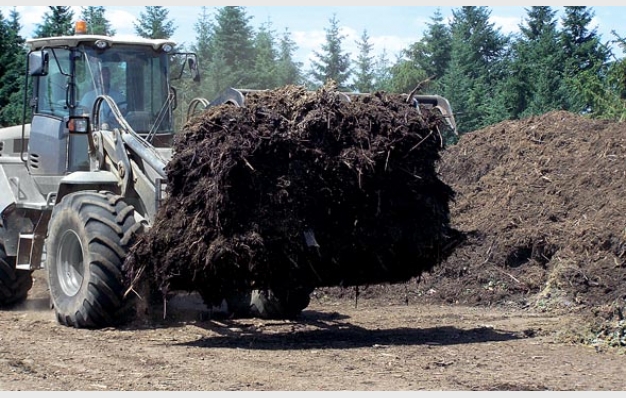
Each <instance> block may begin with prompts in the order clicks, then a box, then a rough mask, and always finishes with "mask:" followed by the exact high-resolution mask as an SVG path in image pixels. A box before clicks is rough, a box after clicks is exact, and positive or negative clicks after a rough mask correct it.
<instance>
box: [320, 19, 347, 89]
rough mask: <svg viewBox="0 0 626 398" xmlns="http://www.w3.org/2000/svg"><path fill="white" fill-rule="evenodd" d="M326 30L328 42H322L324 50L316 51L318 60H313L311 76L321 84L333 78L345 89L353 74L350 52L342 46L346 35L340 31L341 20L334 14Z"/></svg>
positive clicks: (338, 85)
mask: <svg viewBox="0 0 626 398" xmlns="http://www.w3.org/2000/svg"><path fill="white" fill-rule="evenodd" d="M324 30H325V31H326V42H325V43H324V44H322V52H318V51H314V55H315V57H316V58H317V60H312V61H311V71H310V76H311V77H312V78H313V84H315V85H319V86H321V85H324V84H326V83H327V82H328V81H329V80H332V81H334V82H335V83H336V84H337V87H339V88H340V89H345V88H346V87H347V84H348V80H349V79H350V77H351V75H352V71H351V70H350V54H349V53H344V52H343V50H342V48H341V44H342V42H343V40H344V39H345V36H343V35H341V34H340V32H339V20H337V17H336V15H333V17H332V18H331V19H330V26H329V27H327V28H326V29H324Z"/></svg>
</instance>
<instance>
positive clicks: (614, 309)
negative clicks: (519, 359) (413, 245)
mask: <svg viewBox="0 0 626 398" xmlns="http://www.w3.org/2000/svg"><path fill="white" fill-rule="evenodd" d="M625 133H626V124H624V123H618V122H607V121H598V120H590V119H588V118H585V117H583V116H580V115H575V114H572V113H568V112H551V113H548V114H545V115H543V116H537V117H531V118H528V119H524V120H517V121H505V122H502V123H499V124H496V125H494V126H490V127H488V128H485V129H483V130H480V131H475V132H472V133H469V134H466V135H464V136H462V138H461V139H460V142H459V143H458V144H456V145H454V146H450V147H448V148H447V149H446V150H445V152H444V153H443V154H442V160H441V165H440V173H441V175H442V179H443V180H444V181H446V182H447V183H448V184H450V185H451V186H452V187H453V189H454V190H455V192H456V194H457V195H456V201H455V203H454V204H453V205H452V206H451V219H452V225H453V226H454V227H456V228H458V229H459V230H461V231H463V232H464V233H465V234H466V235H467V237H468V239H467V241H466V242H465V244H464V245H463V246H462V247H458V248H457V249H456V250H455V252H454V253H453V255H452V256H450V257H449V258H447V259H446V261H444V262H443V263H442V264H441V265H440V266H439V267H436V269H435V270H433V272H431V273H429V274H428V275H427V276H425V277H424V278H423V279H422V283H421V284H420V285H419V291H420V292H421V293H420V295H421V299H424V300H428V301H434V302H442V301H443V302H446V303H455V304H456V303H458V304H464V305H508V304H512V305H517V306H522V307H531V308H541V309H557V310H566V311H577V312H578V311H579V310H582V311H583V312H588V311H589V312H590V313H591V314H592V316H594V317H597V318H598V319H602V318H604V319H605V320H613V321H616V322H622V323H623V322H625V321H624V310H625V309H626V195H625V194H624V193H625V192H626V134H625ZM415 291H416V292H417V290H415ZM622 330H623V327H622ZM625 341H626V340H625Z"/></svg>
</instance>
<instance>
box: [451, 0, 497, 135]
mask: <svg viewBox="0 0 626 398" xmlns="http://www.w3.org/2000/svg"><path fill="white" fill-rule="evenodd" d="M452 14H453V20H452V22H451V23H450V32H451V35H452V36H451V37H452V46H451V49H450V50H451V51H450V64H449V67H448V68H447V69H446V72H445V74H444V76H443V78H442V80H441V88H442V93H443V95H444V96H445V97H446V98H447V99H448V100H449V101H450V103H451V104H452V106H453V107H454V108H455V109H456V116H457V117H456V119H457V123H458V125H459V131H460V132H468V131H474V130H477V129H479V128H482V127H485V126H486V125H487V124H488V121H492V120H495V119H497V118H498V117H499V116H500V117H501V115H498V113H500V112H501V111H502V107H501V106H496V107H494V106H492V104H489V105H487V106H485V104H486V103H489V102H490V101H492V100H493V99H494V98H498V96H497V95H496V94H497V88H498V87H499V86H500V84H501V81H502V79H503V78H504V76H505V72H506V71H505V69H504V68H503V66H504V64H503V59H504V57H505V56H506V50H507V46H508V43H509V38H508V37H507V36H504V35H503V34H502V33H500V31H499V29H496V28H494V24H493V23H490V22H489V17H490V15H491V12H490V11H489V10H488V8H487V7H485V6H479V7H477V6H464V7H461V8H460V9H455V10H453V12H452Z"/></svg>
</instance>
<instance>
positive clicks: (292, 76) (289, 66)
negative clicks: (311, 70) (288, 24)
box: [276, 28, 304, 86]
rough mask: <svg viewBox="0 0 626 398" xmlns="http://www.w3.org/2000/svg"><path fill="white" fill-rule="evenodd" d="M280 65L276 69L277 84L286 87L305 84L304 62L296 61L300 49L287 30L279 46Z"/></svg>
mask: <svg viewBox="0 0 626 398" xmlns="http://www.w3.org/2000/svg"><path fill="white" fill-rule="evenodd" d="M278 47H279V49H278V64H277V69H276V78H277V84H278V85H279V86H285V85H288V84H298V85H299V84H303V83H304V81H303V78H302V72H301V70H302V62H296V61H295V60H294V53H295V52H296V50H297V49H298V47H297V45H296V43H295V42H294V41H293V40H292V39H291V32H290V31H289V29H288V28H286V29H285V31H284V32H283V35H282V37H281V39H280V42H279V45H278Z"/></svg>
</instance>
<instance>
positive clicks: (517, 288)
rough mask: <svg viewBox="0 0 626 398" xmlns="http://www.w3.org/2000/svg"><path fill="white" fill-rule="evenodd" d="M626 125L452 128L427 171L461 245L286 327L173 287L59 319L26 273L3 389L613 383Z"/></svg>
mask: <svg viewBox="0 0 626 398" xmlns="http://www.w3.org/2000/svg"><path fill="white" fill-rule="evenodd" d="M625 130H626V125H624V124H623V123H608V122H597V121H590V120H587V119H584V118H581V117H579V116H575V115H571V114H568V113H563V112H555V113H551V114H547V115H544V116H542V117H535V118H530V119H527V120H522V121H511V122H504V123H501V124H498V125H496V126H492V127H490V128H487V129H484V130H482V131H478V132H474V133H470V134H467V135H465V136H463V137H462V139H461V141H460V142H459V143H458V144H456V145H454V146H452V147H450V148H448V150H447V151H446V152H445V154H444V156H443V158H442V162H441V166H440V172H441V175H442V178H443V179H444V180H445V181H446V182H447V183H449V184H450V185H451V187H452V188H453V189H454V190H455V192H456V200H455V202H454V204H453V206H452V207H451V219H452V223H453V226H454V227H455V228H458V229H459V230H461V231H463V232H464V233H466V234H467V235H468V240H467V242H466V243H465V244H464V245H463V246H461V247H458V248H457V249H456V250H455V252H454V254H453V255H452V256H450V257H449V258H448V259H446V260H445V261H444V262H442V263H441V264H440V265H439V266H438V267H436V268H435V269H434V270H433V271H432V272H428V273H426V274H424V275H423V276H422V277H421V278H419V279H414V280H411V281H409V282H407V283H402V284H398V285H391V286H389V285H375V286H369V287H367V286H363V287H359V288H358V289H354V288H349V289H338V288H329V289H317V290H316V291H315V292H314V293H313V297H312V300H311V304H310V305H309V307H308V308H307V309H306V310H305V311H304V313H303V314H302V317H301V318H300V319H297V320H293V321H264V320H260V319H241V320H228V319H219V318H216V317H214V316H211V313H209V312H208V311H207V310H206V307H204V306H202V305H201V301H200V300H199V299H198V298H197V297H196V296H195V295H185V296H179V297H176V298H174V299H173V300H171V301H170V302H168V303H167V306H166V307H165V308H166V309H167V316H166V317H165V319H163V317H162V316H160V317H159V318H157V319H149V320H148V319H143V320H138V321H137V322H135V323H133V324H130V325H128V326H125V327H123V328H117V329H113V328H111V329H103V330H79V329H72V328H67V327H63V326H60V325H58V324H57V323H56V321H55V319H54V315H53V312H52V310H50V308H49V300H48V294H47V288H46V281H45V274H44V273H43V272H42V271H38V272H37V273H36V274H35V277H36V280H35V287H34V289H33V290H32V291H31V293H30V296H29V298H28V300H27V303H26V306H25V307H23V308H19V309H15V310H11V311H3V312H0V330H1V331H2V332H1V334H0V389H1V390H35V391H40V390H108V391H117V390H132V391H138V390H157V391H159V390H167V391H171V390H186V391H187V390H212V391H217V390H219V391H223V390H239V391H252V390H254V391H265V390H281V391H295V390H298V391H319V390H390V391H399V390H456V391H459V390H462V391H472V390H480V391H512V390H522V391H535V390H551V391H574V390H575V391H588V390H594V391H624V390H626V381H625V379H624V374H626V356H625V355H626V331H625V329H626V321H625V319H624V311H625V308H626V304H625V300H626V261H625V253H626V243H624V242H625V239H626V232H624V231H625V227H626V199H624V198H625V196H624V195H623V192H624V188H625V187H624V185H625V184H626V179H625V178H624V177H625V175H626V169H625V168H624V164H625V163H624V161H625V160H626V142H625V140H626V138H624V134H623V132H624V131H625ZM155 313H156V314H160V315H163V314H165V312H164V311H163V310H159V311H156V312H155Z"/></svg>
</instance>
